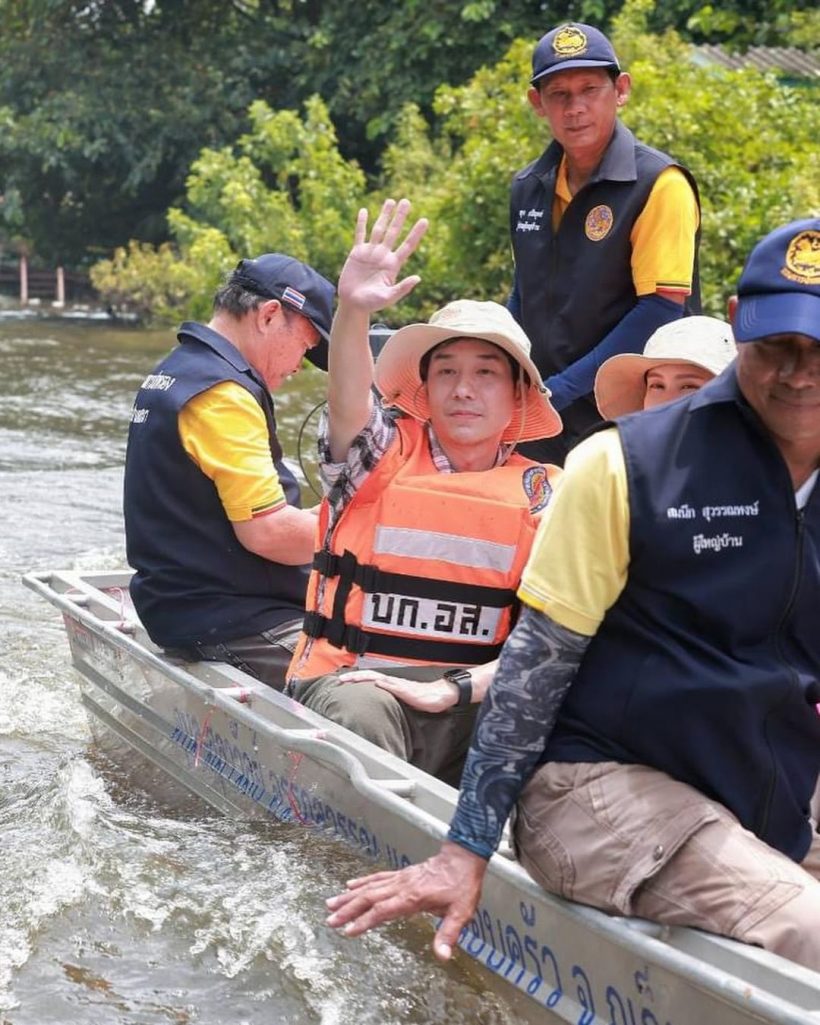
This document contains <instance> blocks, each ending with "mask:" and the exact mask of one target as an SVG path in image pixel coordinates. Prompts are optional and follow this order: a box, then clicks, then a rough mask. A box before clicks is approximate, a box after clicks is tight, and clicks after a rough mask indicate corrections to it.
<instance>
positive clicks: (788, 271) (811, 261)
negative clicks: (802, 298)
mask: <svg viewBox="0 0 820 1025" xmlns="http://www.w3.org/2000/svg"><path fill="white" fill-rule="evenodd" d="M780 273H781V274H782V275H783V277H784V278H788V279H789V281H796V282H798V283H799V284H801V285H820V231H811V230H809V231H801V232H800V234H798V235H795V236H794V238H793V239H792V240H791V242H789V244H788V246H787V247H786V266H785V267H782V268H781V270H780Z"/></svg>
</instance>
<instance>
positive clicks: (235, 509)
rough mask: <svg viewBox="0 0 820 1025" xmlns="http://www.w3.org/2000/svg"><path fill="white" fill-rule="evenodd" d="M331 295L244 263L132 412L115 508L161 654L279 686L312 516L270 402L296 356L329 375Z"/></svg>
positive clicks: (279, 266)
mask: <svg viewBox="0 0 820 1025" xmlns="http://www.w3.org/2000/svg"><path fill="white" fill-rule="evenodd" d="M333 294H334V289H333V286H332V285H331V284H330V282H329V281H326V280H325V279H324V278H323V277H322V276H321V275H320V274H318V273H317V272H316V271H315V270H313V268H311V267H308V266H307V265H306V264H303V263H301V262H300V261H299V260H295V259H293V258H291V257H289V256H283V255H282V254H280V253H267V254H265V255H264V256H260V257H258V258H257V259H255V260H241V261H240V262H239V264H238V265H237V267H236V269H235V270H234V271H233V272H232V273H231V274H230V276H229V277H228V278H227V280H226V283H225V284H224V285H223V286H222V287H221V288H220V289H219V291H218V292H217V293H216V296H215V298H214V312H213V316H212V318H211V320H210V322H209V323H208V324H207V325H205V324H197V323H193V322H186V323H184V324H183V325H182V326H181V328H180V331H179V335H178V339H179V345H178V346H177V347H176V349H174V351H173V352H172V353H171V354H170V355H169V356H167V357H166V358H165V359H164V360H162V362H161V363H160V364H159V365H158V366H157V367H155V368H154V370H153V371H152V372H151V373H150V374H149V375H148V376H147V377H146V378H145V380H144V381H143V383H142V386H141V388H140V390H139V392H138V393H137V397H136V399H135V402H134V408H133V410H132V412H131V426H130V430H129V435H128V449H127V453H126V459H125V495H124V512H125V531H126V543H127V556H128V561H129V563H130V565H131V566H133V567H134V569H135V571H136V572H135V573H134V576H133V578H132V580H131V596H132V598H133V601H134V606H135V608H136V611H137V613H138V615H139V617H140V619H141V620H142V622H143V624H144V626H145V628H146V630H147V631H148V633H149V635H150V637H151V639H152V640H153V641H154V642H155V643H156V644H159V645H161V646H162V647H163V648H165V649H166V651H167V652H168V653H169V654H171V655H173V656H175V657H178V658H181V659H189V660H196V659H206V660H210V661H224V662H229V663H231V664H232V665H235V666H238V667H239V668H241V669H244V670H246V671H247V672H249V673H251V674H252V675H253V676H256V677H258V678H259V679H260V680H263V681H264V682H265V683H269V684H271V685H272V686H274V687H276V688H278V689H280V690H281V689H282V687H283V686H284V682H285V669H286V668H287V665H288V662H289V661H290V657H291V655H292V653H293V646H294V643H295V640H296V638H297V636H298V632H299V629H300V627H301V623H302V616H303V614H304V600H305V588H306V586H307V576H308V565H307V564H308V563H309V562H310V557H311V554H312V552H313V536H314V532H315V529H316V516H315V512H312V511H308V510H303V509H301V508H300V498H299V486H298V484H297V482H296V480H295V478H294V477H293V474H292V473H291V472H290V470H289V469H288V468H287V467H286V466H285V464H284V463H283V461H282V449H281V447H280V445H279V442H278V440H277V437H276V420H275V417H274V408H273V401H272V399H271V393H272V392H274V391H276V389H277V388H278V387H279V386H280V385H281V384H282V382H283V381H284V380H285V379H286V378H287V377H288V376H289V375H290V374H294V373H296V372H297V371H298V369H299V367H300V366H301V363H302V359H303V358H304V356H305V355H306V354H307V355H308V358H312V359H313V360H314V361H315V362H316V363H317V365H320V366H323V368H326V365H327V364H326V362H324V360H326V355H327V347H326V346H327V339H328V335H329V331H330V323H331V319H332V303H333ZM317 353H318V355H317Z"/></svg>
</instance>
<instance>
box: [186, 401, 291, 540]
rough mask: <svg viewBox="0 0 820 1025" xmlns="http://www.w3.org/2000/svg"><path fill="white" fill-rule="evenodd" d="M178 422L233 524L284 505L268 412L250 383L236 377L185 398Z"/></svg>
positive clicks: (188, 444)
mask: <svg viewBox="0 0 820 1025" xmlns="http://www.w3.org/2000/svg"><path fill="white" fill-rule="evenodd" d="M177 423H178V427H179V437H180V440H181V441H182V447H183V448H184V449H185V451H186V452H187V453H188V455H189V456H190V457H191V459H193V461H194V462H195V463H196V465H197V466H198V467H199V469H200V470H202V472H203V473H204V474H205V476H206V477H208V478H210V480H212V481H213V482H214V484H215V485H216V490H217V492H218V494H219V500H220V501H221V502H222V506H223V508H224V509H225V515H226V516H227V517H228V519H229V520H231V522H232V523H239V522H242V521H244V520H250V519H253V517H254V516H262V515H264V514H265V513H269V512H273V511H275V510H276V509H280V508H281V507H282V506H283V505H285V504H286V499H285V492H284V490H283V488H282V484H281V482H280V480H279V474H278V473H277V472H276V468H275V467H274V465H273V456H272V455H271V451H270V440H269V437H268V425H267V422H266V421H265V414H264V413H263V411H262V409H261V408H260V406H259V403H258V402H257V401H256V399H254V397H253V396H252V395H251V393H250V392H249V391H248V390H247V388H243V387H242V386H241V385H240V384H237V383H236V382H235V381H222V382H220V383H219V384H215V385H214V386H213V387H212V388H208V389H207V390H206V391H204V392H200V393H199V395H195V396H194V397H193V398H192V399H191V400H190V401H188V402H186V403H185V405H184V406H183V407H182V409H181V410H180V411H179V414H178V417H177Z"/></svg>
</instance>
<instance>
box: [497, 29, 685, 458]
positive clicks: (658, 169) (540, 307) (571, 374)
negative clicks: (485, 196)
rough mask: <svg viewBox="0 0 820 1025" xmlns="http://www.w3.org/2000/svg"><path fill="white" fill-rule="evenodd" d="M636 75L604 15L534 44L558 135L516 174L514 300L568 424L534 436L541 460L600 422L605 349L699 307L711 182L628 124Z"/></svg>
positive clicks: (543, 114)
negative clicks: (597, 383) (598, 395)
mask: <svg viewBox="0 0 820 1025" xmlns="http://www.w3.org/2000/svg"><path fill="white" fill-rule="evenodd" d="M630 87H631V82H630V78H629V75H628V74H626V73H624V72H622V71H621V69H620V66H619V64H618V58H617V57H616V55H615V51H614V50H613V48H612V44H611V43H610V41H609V40H608V39H607V38H606V36H605V35H604V34H603V33H602V32H600V31H599V30H598V29H596V28H594V27H593V26H591V25H584V24H579V23H570V24H565V25H560V26H559V27H557V28H554V29H553V30H552V31H551V32H548V33H547V34H546V35H545V36H544V37H543V38H542V39H541V40H540V42H539V43H538V45H537V46H536V48H535V51H534V53H533V58H532V78H531V81H530V89H529V92H528V94H527V95H528V98H529V101H530V103H531V104H532V107H533V109H534V110H535V112H536V114H537V115H538V117H540V118H543V119H544V120H545V121H546V122H547V123H548V124H549V127H550V132H551V134H552V139H553V141H552V142H551V143H550V145H549V146H548V147H547V149H546V150H545V151H544V152H543V153H542V154H541V156H540V157H539V158H538V159H537V160H535V161H534V162H533V163H532V164H530V165H529V166H528V167H526V168H524V170H523V171H521V172H519V173H518V174H517V175H516V176H515V178H514V180H513V184H512V191H511V195H510V231H511V234H512V248H513V256H514V259H515V280H514V285H513V289H512V293H511V296H510V300H509V304H508V305H509V307H510V309H511V310H512V312H513V313H514V315H515V316H516V318H517V319H518V320H519V321H520V323H521V325H522V327H523V328H524V330H525V331H526V333H527V335H528V336H529V337H530V339H531V340H532V347H533V360H534V361H535V363H536V365H537V366H538V369H539V370H540V371H541V374H542V377H543V378H544V380H545V383H546V384H547V387H548V388H549V389H550V391H551V393H552V397H551V401H552V403H553V405H554V406H555V408H556V409H557V410H559V411H560V412H561V417H562V419H563V422H564V432H563V434H562V435H561V436H560V437H558V438H554V439H551V440H549V441H546V442H539V443H538V444H536V445H534V446H524V447H523V449H522V451H523V452H524V453H525V454H526V455H529V456H531V457H532V458H534V459H541V460H544V459H549V460H552V461H556V462H560V463H563V460H564V457H565V455H566V453H567V451H568V449H569V448H570V447H571V446H572V444H574V442H575V441H577V440H578V438H579V437H580V436H581V435H582V434H583V433H584V432H585V431H586V430H587V429H588V428H589V427H590V426H592V425H593V424H595V423H599V422H600V417H599V416H598V412H597V410H596V408H595V402H594V400H593V396H592V389H593V382H594V380H595V373H596V371H597V370H598V368H599V367H600V366H601V364H602V363H603V362H604V360H606V359H608V358H609V357H610V356H614V355H616V354H618V353H621V352H640V351H641V349H643V347H644V345H645V343H646V341H647V340H648V338H649V337H650V335H651V334H652V332H653V331H655V330H656V329H657V328H658V327H660V326H661V325H662V324H665V323H668V322H669V321H672V320H676V319H678V318H679V317H680V316H682V315H683V313H684V311H685V307H686V312H690V311H691V312H695V313H696V312H698V311H699V298H698V283H697V258H696V256H697V247H698V243H699V238H700V207H699V201H698V194H697V187H696V185H695V182H694V179H693V178H692V176H691V175H690V174H689V172H688V171H687V170H686V169H685V168H683V167H681V166H680V165H679V164H677V163H676V162H675V161H674V160H673V159H672V158H671V157H669V156H668V155H667V154H665V153H661V152H659V151H658V150H654V149H651V148H650V147H648V146H645V145H644V144H643V143H641V142H638V140H637V139H635V137H634V136H633V135H632V133H631V132H630V131H629V129H628V128H625V127H624V125H622V124H621V123H620V121H619V119H618V111H619V110H620V109H621V108H622V107H623V106H624V105H625V104H626V103H627V101H628V100H629V92H630Z"/></svg>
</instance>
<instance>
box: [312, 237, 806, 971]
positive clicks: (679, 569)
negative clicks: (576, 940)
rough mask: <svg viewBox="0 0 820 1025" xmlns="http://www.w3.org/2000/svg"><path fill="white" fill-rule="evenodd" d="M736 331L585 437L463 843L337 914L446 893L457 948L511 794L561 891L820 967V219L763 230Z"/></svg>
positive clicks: (561, 497) (340, 918) (540, 875)
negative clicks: (642, 403)
mask: <svg viewBox="0 0 820 1025" xmlns="http://www.w3.org/2000/svg"><path fill="white" fill-rule="evenodd" d="M734 330H735V338H736V341H737V343H738V356H737V359H736V361H735V362H734V363H733V364H731V365H730V366H729V367H728V368H727V369H726V370H725V371H724V372H723V373H722V374H721V375H720V376H719V377H717V378H715V380H713V381H710V382H709V383H708V384H707V385H705V386H704V387H703V388H701V389H700V390H699V391H697V392H695V393H694V394H692V395H691V396H689V397H688V398H683V399H680V400H678V401H677V402H672V403H668V404H666V405H662V406H658V407H656V408H655V409H650V410H645V411H643V412H639V413H635V414H631V415H628V416H625V417H623V418H620V419H618V420H617V421H616V422H615V426H613V427H610V428H609V429H608V430H604V431H600V432H599V433H597V434H595V435H594V436H593V437H591V438H588V439H587V440H585V441H584V442H583V443H582V444H580V445H579V446H578V447H577V449H576V450H575V451H574V452H573V453H572V455H571V458H570V459H569V461H568V464H567V468H566V471H565V473H564V476H563V478H562V481H561V487H560V488H558V489H557V491H556V495H555V498H554V499H553V501H552V502H551V503H550V505H549V507H548V509H547V512H546V514H545V518H544V520H543V521H542V523H541V527H540V529H539V533H538V536H537V538H536V542H535V545H534V547H533V552H532V555H531V557H530V561H529V563H528V565H527V568H526V570H525V571H524V576H523V578H522V582H521V588H520V590H519V596H520V597H521V599H522V601H523V602H524V603H525V604H526V606H527V608H526V609H525V611H524V613H523V615H522V616H521V618H520V619H519V621H518V623H517V624H516V627H515V629H514V630H513V632H512V633H511V634H510V637H509V640H508V641H507V642H506V644H505V645H504V649H503V651H502V653H501V657H500V660H499V665H498V670H497V672H496V675H495V677H494V679H493V682H492V684H491V686H490V689H489V691H488V694H487V697H486V699H485V701H484V703H483V705H482V708H481V711H480V713H479V718H478V721H477V723H476V731H475V734H474V736H473V743H472V746H471V748H470V753H469V754H468V756H467V763H466V766H465V769H464V775H463V777H462V781H461V792H460V794H459V802H458V807H457V809H456V813H455V817H454V818H453V821H452V823H451V825H450V832H449V839H448V841H447V842H446V843H445V844H444V845H443V847H442V848H441V851H440V852H439V853H438V854H437V855H435V856H434V857H433V858H431V859H429V860H428V861H425V862H423V863H422V864H420V865H413V866H410V867H409V868H407V869H405V870H403V871H402V872H400V873H381V874H378V875H376V876H374V877H372V879H367V878H365V879H360V880H355V881H353V883H351V884H350V888H349V890H348V892H347V893H346V894H344V895H342V896H341V897H336V898H333V899H332V900H331V901H330V902H329V904H330V907H331V909H332V911H333V914H332V915H331V918H330V920H329V921H330V924H331V925H334V926H346V931H347V932H348V934H349V935H356V934H358V933H360V932H363V931H364V930H365V929H367V928H370V927H371V926H373V925H377V924H379V923H381V922H384V921H387V920H389V919H391V918H394V917H397V916H398V915H402V914H409V913H412V912H415V911H422V910H427V911H429V910H435V911H437V912H438V913H439V914H441V915H443V916H444V921H443V923H442V925H441V926H440V928H439V931H438V933H437V936H436V941H435V949H436V952H437V953H438V955H439V956H440V957H443V958H447V957H449V956H450V952H451V948H452V945H453V944H454V943H455V941H456V940H457V938H458V935H459V932H460V929H461V927H462V926H463V925H464V924H465V923H466V922H467V921H468V920H469V919H470V917H471V916H472V915H473V914H474V913H475V909H476V905H477V902H478V899H479V895H480V890H481V883H482V880H483V877H484V872H485V869H486V864H487V859H488V858H489V857H490V855H491V854H492V852H493V851H494V850H495V847H496V845H497V843H498V840H499V838H500V836H501V830H502V828H503V825H504V822H505V820H506V818H507V816H508V814H509V813H510V811H511V810H512V808H513V805H514V804H515V803H516V802H517V816H516V823H515V840H516V846H517V850H518V853H519V857H520V859H521V862H522V864H523V865H524V866H525V868H526V869H527V870H528V871H529V872H530V874H531V875H532V876H533V878H535V879H536V880H537V881H538V882H539V883H540V884H541V885H542V886H543V887H544V889H546V890H549V891H550V892H552V893H557V894H560V895H561V896H563V897H567V898H569V899H571V900H575V901H579V902H581V903H584V904H590V905H593V906H595V907H599V908H602V909H603V910H605V911H609V912H611V913H614V914H619V915H637V916H639V917H642V918H647V919H650V920H653V921H657V922H661V923H666V924H669V925H685V926H695V927H697V928H700V929H706V930H708V931H710V932H714V933H718V934H721V935H724V936H729V937H732V938H733V939H736V940H741V941H743V942H745V943H751V944H755V945H757V946H761V947H763V948H765V949H766V950H771V951H774V952H775V953H778V954H781V955H783V956H784V957H788V958H791V959H792V960H794V961H796V962H798V963H800V964H803V965H807V966H809V967H811V968H813V969H814V970H815V971H820V929H818V927H817V926H818V922H820V833H818V831H817V820H816V819H815V818H813V816H812V812H811V810H810V804H811V800H812V795H813V794H815V793H816V791H817V785H818V773H819V772H820V716H819V715H818V714H817V709H816V708H815V705H816V704H817V701H818V698H819V697H820V630H819V629H818V609H820V484H818V474H819V473H820V219H818V218H814V219H812V220H806V221H795V222H793V223H791V224H788V225H786V226H785V227H782V228H780V229H778V230H777V231H774V232H772V233H771V234H770V235H769V236H767V237H766V238H765V239H764V240H763V241H762V242H761V243H759V244H758V245H757V246H756V247H755V249H754V250H753V251H752V254H751V256H750V257H749V259H748V261H747V263H746V266H745V268H744V270H743V273H742V275H741V278H740V283H739V286H738V301H737V307H736V310H735V316H734ZM602 533H603V537H602ZM815 811H816V805H815Z"/></svg>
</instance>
